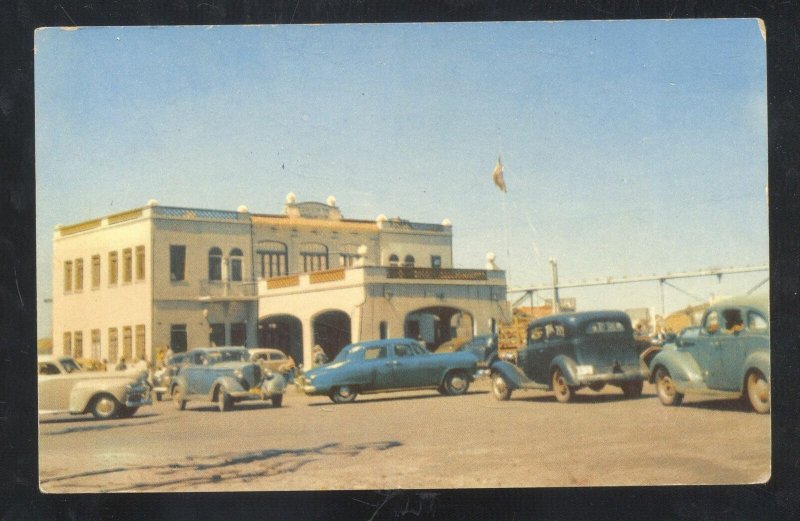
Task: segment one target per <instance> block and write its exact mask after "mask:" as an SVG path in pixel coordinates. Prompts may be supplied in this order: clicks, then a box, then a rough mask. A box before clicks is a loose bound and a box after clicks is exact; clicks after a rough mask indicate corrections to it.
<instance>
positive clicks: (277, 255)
mask: <svg viewBox="0 0 800 521" xmlns="http://www.w3.org/2000/svg"><path fill="white" fill-rule="evenodd" d="M259 254H260V255H261V277H262V278H265V279H268V278H270V277H280V276H281V275H286V273H287V272H288V267H287V266H288V262H289V258H288V256H287V255H286V254H285V253H282V252H275V251H260V252H259Z"/></svg>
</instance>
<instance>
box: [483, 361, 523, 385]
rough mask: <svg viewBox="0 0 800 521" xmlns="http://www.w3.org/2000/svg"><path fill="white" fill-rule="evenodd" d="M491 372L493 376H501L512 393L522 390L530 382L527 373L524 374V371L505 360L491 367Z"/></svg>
mask: <svg viewBox="0 0 800 521" xmlns="http://www.w3.org/2000/svg"><path fill="white" fill-rule="evenodd" d="M489 370H490V371H491V373H492V374H494V373H499V374H501V375H502V376H503V378H504V379H505V381H506V384H507V385H508V388H509V389H511V390H512V391H513V390H515V389H519V388H521V387H522V385H523V384H524V383H526V382H530V379H529V378H528V377H527V376H525V373H524V372H522V369H520V368H519V367H517V366H516V365H514V364H511V363H509V362H505V361H503V360H498V361H496V362H494V363H493V364H492V365H491V366H490V368H489Z"/></svg>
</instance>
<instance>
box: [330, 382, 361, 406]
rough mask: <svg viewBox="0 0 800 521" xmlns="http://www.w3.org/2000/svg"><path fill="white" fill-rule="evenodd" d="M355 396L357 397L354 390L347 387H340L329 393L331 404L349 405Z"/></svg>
mask: <svg viewBox="0 0 800 521" xmlns="http://www.w3.org/2000/svg"><path fill="white" fill-rule="evenodd" d="M356 396H358V393H357V392H356V388H355V387H351V386H349V385H341V386H339V387H337V388H335V389H334V390H333V391H332V392H331V400H333V403H350V402H352V401H353V400H355V399H356Z"/></svg>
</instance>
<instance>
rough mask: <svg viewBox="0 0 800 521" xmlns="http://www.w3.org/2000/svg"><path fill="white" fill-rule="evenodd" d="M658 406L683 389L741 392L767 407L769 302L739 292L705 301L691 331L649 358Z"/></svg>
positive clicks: (674, 400) (674, 401)
mask: <svg viewBox="0 0 800 521" xmlns="http://www.w3.org/2000/svg"><path fill="white" fill-rule="evenodd" d="M650 367H651V372H650V374H651V377H650V378H651V382H654V383H655V384H656V389H657V391H658V398H659V399H660V400H661V403H662V404H664V405H668V406H669V405H680V404H681V402H682V401H683V397H684V395H685V394H689V393H702V394H711V395H716V396H718V397H729V398H736V397H744V398H746V399H747V400H748V401H749V402H750V405H751V406H752V407H753V409H754V410H755V411H756V412H758V413H762V414H763V413H768V412H769V410H770V356H769V301H768V299H767V298H766V297H752V296H748V297H739V298H733V299H728V300H724V301H720V302H718V303H717V304H714V305H712V306H710V307H709V308H708V309H707V310H706V312H705V314H704V315H703V319H702V321H701V325H700V329H699V331H698V332H697V335H696V336H689V337H684V338H681V339H680V340H679V342H678V343H677V344H676V348H675V349H674V350H672V349H671V350H666V349H665V350H662V351H661V352H660V353H658V354H657V355H656V356H655V357H654V358H653V361H652V362H651V363H650Z"/></svg>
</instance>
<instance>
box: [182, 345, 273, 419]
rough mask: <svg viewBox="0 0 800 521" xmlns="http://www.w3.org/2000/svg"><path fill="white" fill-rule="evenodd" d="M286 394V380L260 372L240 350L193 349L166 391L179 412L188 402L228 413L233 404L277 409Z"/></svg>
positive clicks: (257, 366) (233, 348) (237, 348)
mask: <svg viewBox="0 0 800 521" xmlns="http://www.w3.org/2000/svg"><path fill="white" fill-rule="evenodd" d="M285 390H286V380H285V379H284V378H283V377H282V376H280V375H277V374H275V373H271V372H269V373H266V372H263V371H262V369H261V366H260V365H259V364H258V363H255V362H250V352H249V351H247V349H245V348H243V347H212V348H198V349H192V350H191V351H190V352H189V353H188V354H187V357H186V360H185V361H184V364H183V365H182V366H181V368H180V370H179V371H178V374H177V375H175V376H174V377H173V379H172V381H171V382H170V387H169V392H170V396H172V401H173V403H174V404H175V408H176V409H178V410H183V409H184V408H185V407H186V402H187V401H190V400H203V401H211V402H215V403H216V404H217V406H218V407H219V410H220V411H228V410H230V409H231V408H232V407H233V404H234V403H235V402H239V401H243V400H257V399H264V400H271V401H272V405H273V406H274V407H280V406H281V404H282V403H283V393H284V391H285Z"/></svg>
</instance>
